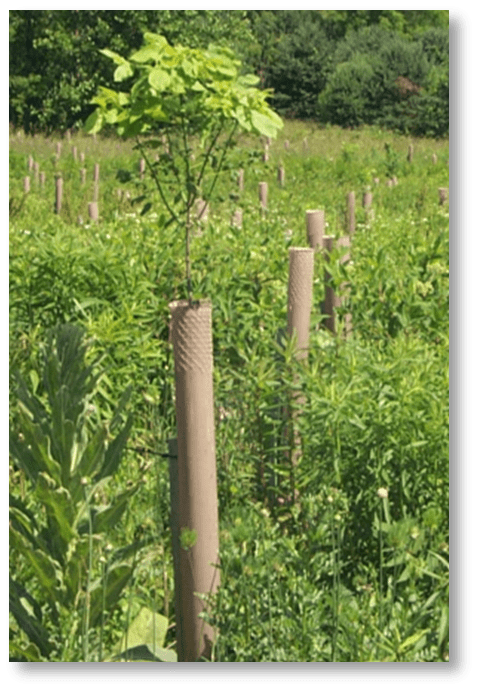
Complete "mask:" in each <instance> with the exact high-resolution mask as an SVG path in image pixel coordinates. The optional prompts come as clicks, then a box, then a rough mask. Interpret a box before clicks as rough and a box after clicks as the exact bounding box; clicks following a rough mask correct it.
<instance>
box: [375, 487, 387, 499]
mask: <svg viewBox="0 0 478 691" xmlns="http://www.w3.org/2000/svg"><path fill="white" fill-rule="evenodd" d="M377 496H378V497H380V499H388V489H387V488H386V487H379V488H378V490H377Z"/></svg>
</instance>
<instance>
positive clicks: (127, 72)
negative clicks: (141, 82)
mask: <svg viewBox="0 0 478 691" xmlns="http://www.w3.org/2000/svg"><path fill="white" fill-rule="evenodd" d="M133 74H134V72H133V69H132V68H131V65H130V64H129V62H125V63H124V64H122V65H119V67H117V68H116V69H115V72H114V75H113V79H114V80H115V82H123V81H124V80H125V79H128V77H132V76H133Z"/></svg>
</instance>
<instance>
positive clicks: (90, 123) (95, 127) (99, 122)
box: [83, 109, 103, 134]
mask: <svg viewBox="0 0 478 691" xmlns="http://www.w3.org/2000/svg"><path fill="white" fill-rule="evenodd" d="M102 127H103V115H102V113H101V111H100V110H98V109H96V110H95V111H93V113H91V114H90V115H89V116H88V118H87V119H86V122H85V124H84V127H83V129H84V131H85V132H86V133H87V134H96V133H97V132H99V131H100V130H101V128H102Z"/></svg>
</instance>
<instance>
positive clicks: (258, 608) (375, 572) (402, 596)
mask: <svg viewBox="0 0 478 691" xmlns="http://www.w3.org/2000/svg"><path fill="white" fill-rule="evenodd" d="M304 140H305V141H304ZM60 141H61V152H60V155H59V156H57V148H56V145H57V142H60ZM285 141H287V142H289V146H288V147H286V146H284V143H285ZM410 144H413V158H412V160H411V161H409V160H407V152H408V147H409V145H410ZM73 147H76V160H75V157H74V156H73V153H72V152H73ZM80 153H84V162H83V161H81V160H80ZM29 157H32V159H33V161H34V162H38V164H39V172H44V173H45V182H44V184H43V185H42V184H41V183H40V180H39V179H35V174H34V170H33V169H32V170H30V171H29ZM95 163H98V164H99V165H100V182H99V187H98V193H97V200H98V208H99V220H98V221H93V220H92V219H90V218H89V216H88V202H91V201H92V200H93V195H94V194H95V192H94V183H93V166H94V164H95ZM279 165H282V166H283V167H284V170H285V183H284V185H283V186H281V185H279V183H278V181H277V167H278V166H279ZM81 168H85V169H86V180H85V182H84V183H83V184H81V173H80V170H81ZM240 168H242V169H243V170H244V189H243V190H242V191H241V190H240V189H239V187H238V185H237V171H238V169H240ZM138 170H139V155H138V153H137V152H135V151H134V150H133V149H132V146H131V144H130V143H127V142H122V141H120V140H118V139H116V138H114V137H109V138H106V137H105V138H102V137H99V136H98V137H96V138H95V139H94V138H93V137H85V136H83V135H80V134H77V135H73V136H72V137H71V140H67V138H66V137H64V138H62V139H61V140H60V139H59V138H55V137H52V138H44V137H41V136H39V135H37V136H35V137H25V136H24V135H22V134H20V135H18V134H16V133H13V132H12V133H11V136H10V375H11V386H10V429H11V445H10V451H11V455H10V527H11V538H10V565H11V569H10V570H11V573H10V577H11V585H10V598H11V599H10V659H11V660H27V661H72V662H73V661H107V660H111V659H124V657H123V658H121V657H120V656H121V654H122V653H124V651H125V650H126V649H131V647H132V646H133V647H134V646H136V649H139V648H141V646H143V653H142V656H140V657H139V658H138V659H144V647H146V648H147V649H148V651H149V652H148V654H149V655H150V656H151V657H150V658H149V659H152V660H155V661H159V660H163V661H174V659H175V607H174V592H173V591H174V578H173V558H172V550H171V530H170V511H171V509H170V495H169V471H168V462H169V460H168V453H169V448H170V447H169V446H168V440H170V439H172V438H174V437H175V436H176V420H175V409H174V401H175V393H174V361H173V352H172V346H171V343H170V342H169V315H170V310H169V304H170V303H171V302H172V301H173V300H175V299H178V298H183V297H184V295H185V293H184V289H185V280H186V271H185V266H184V258H183V249H182V248H183V242H184V240H183V238H182V237H181V236H179V235H178V234H177V233H176V232H175V231H174V230H173V226H167V225H166V223H165V217H164V215H163V214H162V210H161V202H160V200H158V199H155V198H154V197H152V196H151V183H150V181H149V180H148V176H147V175H146V176H145V177H144V178H141V177H140V175H139V174H138ZM59 172H61V175H62V179H63V200H62V208H61V210H60V212H59V213H55V211H54V203H55V174H57V173H59ZM27 175H29V176H30V191H29V192H28V193H26V192H25V191H24V182H23V180H24V177H25V176H27ZM393 177H396V179H397V181H398V182H397V184H395V185H388V184H387V181H388V180H390V179H392V178H393ZM260 181H266V182H267V183H268V205H267V211H262V209H261V207H260V204H259V199H258V184H259V182H260ZM447 187H448V141H447V140H432V139H413V138H410V137H404V136H398V135H395V134H392V133H390V132H386V131H382V130H379V129H376V128H363V129H357V130H343V129H340V128H338V127H324V128H321V127H318V126H316V125H313V124H307V123H298V122H294V123H293V122H287V123H286V125H285V128H284V130H283V131H282V133H281V135H280V137H279V138H278V140H277V141H273V142H272V143H271V144H270V147H269V159H268V160H267V161H264V160H263V143H262V142H260V141H258V140H256V141H253V140H249V139H247V138H240V139H239V140H238V143H237V147H236V149H235V151H234V152H233V154H232V157H231V163H230V165H229V166H228V167H227V168H226V169H225V170H224V172H223V173H221V176H220V178H219V180H218V183H217V185H216V188H215V193H214V197H213V198H212V199H211V201H210V209H209V215H208V220H207V222H205V223H203V224H202V225H201V232H200V233H198V234H197V236H196V237H194V238H193V241H192V245H191V277H192V285H193V293H194V297H195V298H196V299H198V298H209V299H211V301H212V306H213V348H214V353H213V355H214V396H215V409H216V462H217V474H218V500H219V520H220V568H221V583H222V585H221V588H220V589H219V591H218V593H217V594H216V595H215V596H214V597H210V598H209V600H208V614H207V618H208V620H209V621H210V622H211V623H212V624H213V626H214V627H215V630H216V641H215V645H214V649H213V655H212V661H217V662H260V661H267V662H311V661H314V662H372V661H381V662H384V661H390V662H442V661H448V654H449V653H448V645H449V640H448V639H449V636H448V596H449V574H448V550H449V526H448V518H449V510H448V502H449V488H448V201H445V202H444V203H440V201H439V195H438V189H439V188H447ZM366 190H369V191H371V192H372V194H373V204H372V208H373V212H374V213H373V218H372V217H370V215H367V214H366V211H365V209H364V208H362V205H361V200H362V194H363V193H364V192H365V191H366ZM350 191H355V195H356V203H357V206H356V230H355V233H354V234H353V238H352V246H351V261H350V262H349V263H348V264H346V265H343V264H341V263H340V261H339V256H338V254H334V255H333V257H332V261H331V263H330V264H328V270H329V272H330V274H331V280H332V281H333V282H334V284H335V285H339V284H340V283H343V282H344V281H346V282H347V283H348V284H349V292H348V294H347V298H346V300H345V302H344V304H343V307H342V308H341V309H340V310H339V315H338V317H339V321H340V320H343V318H344V315H345V314H346V313H350V314H351V315H352V322H353V333H352V335H351V336H350V337H349V338H347V339H344V338H341V337H340V336H339V337H334V336H333V335H331V334H330V333H329V332H328V331H327V330H326V329H324V326H323V321H324V315H323V314H322V311H321V304H322V302H323V300H324V291H325V283H324V273H325V258H324V256H323V255H322V253H321V252H317V255H316V260H315V269H314V302H313V309H312V325H311V334H310V346H309V358H308V363H307V365H304V364H301V363H299V362H297V361H296V360H295V358H294V357H293V354H292V352H291V349H290V348H288V347H287V345H285V346H284V345H283V344H281V338H280V333H281V332H282V331H283V330H284V329H285V327H286V325H287V281H288V250H289V247H306V246H308V243H307V236H306V228H305V214H306V210H309V209H318V208H320V209H324V210H325V218H326V232H327V234H329V235H335V236H343V235H345V234H346V232H347V230H346V223H345V212H346V197H347V194H348V193H349V192H350ZM126 192H127V193H128V194H127V193H126ZM148 200H151V201H152V202H153V203H152V205H151V206H145V202H147V201H148ZM238 208H240V209H242V212H243V221H242V227H237V226H235V225H234V224H233V223H232V222H231V218H232V215H233V213H234V211H235V210H236V209H238ZM64 324H69V325H70V327H66V329H65V328H63V330H62V328H61V326H60V325H64ZM77 327H78V328H80V327H81V329H83V332H80V331H76V328H77ZM68 328H69V329H70V331H68ZM80 333H84V338H83V337H81V338H80V335H79V334H80ZM68 334H69V336H68ZM68 338H70V340H68ZM75 339H76V340H75ZM62 343H63V350H62V348H61V347H60V346H61V344H62ZM65 344H66V345H65ZM68 344H69V345H68ZM68 348H70V349H69V350H68ZM296 389H300V391H301V394H302V397H303V404H302V405H301V408H300V416H299V417H298V425H299V431H300V439H301V455H300V462H299V463H298V465H297V467H296V468H295V477H294V482H295V486H296V488H297V491H298V497H299V499H298V501H295V502H290V501H287V500H286V499H285V497H286V494H284V483H285V482H286V478H287V472H288V470H287V464H286V462H285V460H284V459H285V451H287V444H288V443H289V442H288V441H287V439H286V436H285V427H286V421H285V420H284V418H283V416H282V414H281V410H282V408H283V406H284V401H288V400H289V397H290V391H291V390H296ZM65 421H66V422H65ZM62 458H64V459H65V464H67V465H68V466H69V467H71V472H70V471H68V473H66V475H65V473H64V472H63V470H62V468H64V467H65V466H62V465H61V463H62V461H61V459H62ZM55 459H56V460H55ZM58 459H60V460H58ZM78 459H81V460H80V461H78ZM57 461H58V462H57ZM75 464H76V465H75ZM82 464H83V465H82ZM60 466H61V467H60ZM62 473H63V474H62ZM95 473H96V475H95ZM60 476H61V477H60ZM92 478H96V480H95V483H92ZM138 654H139V653H138ZM114 656H116V657H114Z"/></svg>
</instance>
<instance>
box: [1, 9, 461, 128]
mask: <svg viewBox="0 0 478 691" xmlns="http://www.w3.org/2000/svg"><path fill="white" fill-rule="evenodd" d="M9 14H10V26H9V29H10V36H9V38H10V123H11V124H12V125H13V126H14V127H21V128H23V129H24V130H25V131H26V132H33V131H45V132H51V131H53V130H65V129H67V128H71V127H76V126H79V125H80V124H81V123H82V122H83V121H84V120H85V118H86V117H87V116H88V114H89V113H90V112H91V110H92V106H91V105H90V99H91V98H92V96H93V95H94V94H95V93H96V91H97V88H98V86H99V85H100V84H103V85H105V86H112V85H113V71H114V70H113V68H112V66H111V64H110V62H111V61H109V60H108V59H107V58H106V57H105V56H103V55H101V54H100V53H99V52H98V51H99V49H100V48H110V49H112V50H114V51H116V52H118V53H120V54H122V55H125V56H128V54H129V53H131V51H133V50H134V49H137V48H139V46H140V45H141V44H142V40H143V33H144V32H145V31H152V32H154V33H161V34H163V35H164V36H165V37H166V38H167V40H168V41H169V42H170V43H171V44H173V45H174V44H176V43H182V44H185V45H189V46H191V47H206V46H207V45H208V44H209V43H211V42H213V43H219V44H223V45H227V46H229V47H232V48H233V49H234V50H235V52H236V53H237V54H238V56H239V57H240V58H241V59H242V61H243V63H244V67H245V69H247V70H249V71H254V72H255V73H257V74H259V75H260V77H261V85H262V86H263V87H265V88H272V89H274V96H273V98H272V100H271V105H272V106H273V107H274V108H275V109H276V110H277V111H278V112H279V113H281V114H282V115H284V116H286V117H291V118H302V119H313V120H317V121H318V122H321V123H332V124H338V125H341V126H344V127H355V126H359V125H361V124H376V125H379V126H382V127H387V128H391V129H396V130H399V131H402V132H408V133H411V134H415V135H431V136H442V135H446V134H448V117H449V115H448V113H449V110H448V106H449V101H448V81H449V66H448V54H449V42H448V11H447V10H299V11H297V10H295V11H293V10H62V11H59V10H10V13H9Z"/></svg>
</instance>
